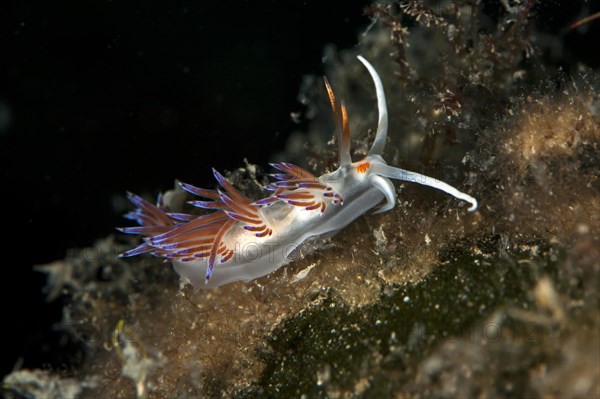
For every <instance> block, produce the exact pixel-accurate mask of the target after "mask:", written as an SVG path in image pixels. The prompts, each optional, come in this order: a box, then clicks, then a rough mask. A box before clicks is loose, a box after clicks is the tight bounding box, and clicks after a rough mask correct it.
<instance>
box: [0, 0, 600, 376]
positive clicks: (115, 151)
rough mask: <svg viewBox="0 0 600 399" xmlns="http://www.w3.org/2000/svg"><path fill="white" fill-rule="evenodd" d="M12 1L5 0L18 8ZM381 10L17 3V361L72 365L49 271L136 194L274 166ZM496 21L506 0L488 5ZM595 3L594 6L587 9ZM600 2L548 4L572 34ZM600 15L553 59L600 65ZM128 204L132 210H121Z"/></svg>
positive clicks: (1, 84)
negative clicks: (304, 86)
mask: <svg viewBox="0 0 600 399" xmlns="http://www.w3.org/2000/svg"><path fill="white" fill-rule="evenodd" d="M3 3H4V2H3ZM367 4H368V1H341V0H336V1H331V2H322V1H316V0H314V1H307V2H302V1H289V2H288V1H285V2H284V1H281V2H275V1H235V2H220V1H219V2H205V1H202V2H197V1H196V2H194V1H170V2H166V1H165V2H162V3H161V2H152V3H151V4H150V2H144V1H127V2H123V1H116V0H115V1H108V0H105V1H59V2H51V1H48V2H46V1H38V2H35V1H13V2H8V3H5V4H4V5H2V6H0V7H1V8H0V29H1V30H0V32H1V36H0V45H1V47H0V176H2V181H1V186H0V187H1V190H2V199H3V201H2V212H3V214H4V215H5V216H6V217H5V218H4V220H5V221H6V223H5V224H4V225H3V227H4V230H5V235H6V236H7V237H8V241H7V240H6V238H5V239H3V245H2V247H1V248H2V252H3V255H4V258H3V261H2V262H1V265H2V267H3V275H2V277H1V278H0V281H1V286H0V291H1V293H2V297H1V298H0V299H1V301H2V305H3V306H2V309H3V310H2V319H1V320H2V324H1V325H2V329H3V331H2V334H3V336H4V338H3V345H2V357H1V358H2V363H1V364H0V374H1V375H4V374H5V373H7V372H10V370H11V369H12V368H13V366H14V365H15V364H16V363H17V361H18V359H19V358H20V359H21V361H22V362H23V363H22V366H23V367H30V368H33V367H49V366H51V367H62V366H63V365H62V364H61V363H60V356H57V354H58V353H59V352H60V351H61V346H60V334H59V333H58V332H56V331H53V329H52V325H53V323H56V322H57V321H59V320H60V317H61V302H60V300H59V301H57V302H56V303H54V304H50V305H47V304H46V303H45V302H44V298H43V295H42V294H41V287H42V285H43V283H44V278H43V276H42V275H40V274H39V273H35V272H33V271H32V266H33V265H36V264H44V263H49V262H51V261H53V260H57V259H62V258H64V257H65V254H66V251H67V249H69V248H72V247H85V246H89V245H90V244H91V243H92V242H93V241H94V240H95V239H97V238H102V237H105V236H106V235H108V234H110V233H112V232H113V231H114V226H120V225H123V224H127V221H124V220H123V219H122V218H121V215H120V213H119V212H118V211H117V209H119V204H121V203H122V201H120V199H122V198H123V197H124V192H125V191H126V190H131V191H134V192H137V193H144V194H151V195H156V194H157V193H158V192H159V191H161V190H165V189H168V188H170V187H171V186H172V184H173V180H174V179H175V178H178V179H181V180H184V181H188V182H191V183H194V184H197V185H207V184H208V185H211V184H212V177H211V173H210V168H211V167H212V166H215V167H217V168H219V169H220V170H226V169H233V168H235V167H238V166H240V165H241V164H242V160H243V158H244V157H246V158H247V159H248V160H249V161H250V162H252V163H256V164H261V165H265V164H266V163H267V162H268V160H269V157H270V156H271V154H273V153H274V152H276V151H280V150H282V149H283V147H284V144H285V141H286V139H287V136H288V134H289V133H290V132H291V131H292V130H293V129H297V128H302V125H300V126H298V125H296V124H294V122H292V120H291V118H290V112H295V111H302V110H303V106H302V105H301V104H300V103H299V102H298V100H297V94H298V90H299V87H300V83H301V81H302V76H303V75H305V74H315V75H322V74H323V65H322V62H321V57H322V55H323V48H324V46H325V45H326V44H334V45H336V46H337V47H338V48H340V49H343V48H350V47H352V46H354V45H355V43H356V42H357V38H358V35H359V34H360V33H361V32H362V31H363V30H364V29H365V27H366V26H367V25H368V24H369V22H370V20H369V18H368V17H365V16H363V9H364V7H365V6H366V5H367ZM485 6H486V8H488V9H489V10H490V11H491V13H492V14H493V12H494V10H495V9H497V7H498V5H497V2H495V1H493V0H490V1H487V2H485ZM586 7H587V9H586ZM599 8H600V7H599V6H598V2H597V1H584V0H581V1H573V2H570V1H562V2H561V1H556V2H546V3H545V5H544V6H543V7H541V6H540V7H539V8H538V9H537V15H536V18H535V19H536V24H537V25H538V26H539V27H540V29H541V30H542V31H544V32H547V33H551V34H556V33H559V32H561V30H563V29H564V28H565V27H566V26H568V24H569V23H571V22H573V21H575V20H577V19H578V18H581V17H583V16H585V15H589V14H591V13H593V12H597V11H598V10H599ZM599 25H600V21H597V22H595V23H592V24H591V25H590V26H588V27H586V28H585V29H580V30H578V31H574V32H570V33H566V34H563V35H561V36H555V37H554V39H553V40H555V41H557V43H558V44H560V45H561V47H562V48H563V50H564V51H562V52H561V54H560V55H559V56H558V57H557V56H556V55H555V56H550V53H548V54H547V55H546V56H545V57H546V59H547V60H549V61H550V62H551V63H553V64H555V65H561V66H563V67H564V68H566V69H572V68H573V67H574V65H575V64H576V62H578V61H582V62H584V63H586V64H588V65H590V66H593V67H597V66H598V53H599V52H598V41H597V39H598V38H599V37H600V35H599V31H600V29H599ZM115 204H116V205H115Z"/></svg>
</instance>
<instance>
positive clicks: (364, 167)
mask: <svg viewBox="0 0 600 399" xmlns="http://www.w3.org/2000/svg"><path fill="white" fill-rule="evenodd" d="M369 166H371V162H369V161H367V162H363V163H361V164H358V165H357V166H356V171H357V172H358V173H365V172H366V171H367V169H369Z"/></svg>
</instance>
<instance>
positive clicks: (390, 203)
mask: <svg viewBox="0 0 600 399" xmlns="http://www.w3.org/2000/svg"><path fill="white" fill-rule="evenodd" d="M369 181H370V182H371V184H372V185H373V186H374V187H376V188H377V189H378V190H379V191H381V192H382V193H383V195H384V196H385V200H386V202H385V204H384V205H382V206H381V207H380V208H379V209H377V210H376V211H375V212H373V214H377V213H382V212H387V211H389V210H390V209H392V208H394V207H395V206H396V188H395V187H394V185H393V184H392V182H391V181H389V180H388V179H386V178H385V177H381V176H378V175H371V177H369Z"/></svg>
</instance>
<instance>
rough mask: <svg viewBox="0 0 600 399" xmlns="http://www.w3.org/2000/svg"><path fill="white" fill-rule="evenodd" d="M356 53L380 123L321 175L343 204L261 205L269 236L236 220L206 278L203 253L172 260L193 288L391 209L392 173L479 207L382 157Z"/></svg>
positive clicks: (250, 272) (380, 100) (261, 268)
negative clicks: (228, 252) (364, 144)
mask: <svg viewBox="0 0 600 399" xmlns="http://www.w3.org/2000/svg"><path fill="white" fill-rule="evenodd" d="M358 58H359V60H360V61H361V62H362V63H363V64H364V65H365V66H366V67H367V69H368V70H369V73H370V74H371V77H372V78H373V81H374V83H375V89H376V92H377V104H378V109H379V124H378V130H377V135H376V138H375V141H374V143H373V146H372V148H371V150H370V151H369V154H368V155H367V157H366V158H365V159H362V160H361V161H359V162H354V163H351V161H350V154H349V151H347V148H348V146H347V145H346V146H345V147H344V146H342V145H340V149H341V148H346V151H340V164H341V165H340V167H339V169H337V170H336V171H335V172H332V173H329V174H325V175H323V176H321V177H320V178H319V180H320V181H321V182H323V183H326V184H328V185H330V186H331V187H332V188H333V189H334V190H335V191H336V192H337V193H338V194H340V195H341V197H342V198H343V199H344V202H343V204H338V205H335V204H331V203H329V204H328V205H327V208H326V209H325V211H324V212H323V213H321V211H320V210H306V209H304V208H302V207H298V206H293V205H289V204H287V203H286V202H276V203H274V204H272V205H269V206H264V207H263V208H261V210H260V212H261V215H262V217H263V219H264V220H265V222H266V223H267V225H268V226H269V227H270V228H271V229H272V232H273V233H272V235H270V236H268V237H263V238H259V237H256V235H255V234H254V233H253V232H250V231H247V230H245V229H244V228H243V224H241V223H240V222H238V223H237V224H236V225H235V226H233V227H232V228H231V229H230V230H229V231H228V232H227V234H226V235H225V236H224V237H223V240H222V242H223V243H224V244H225V246H226V247H227V248H230V249H234V255H233V257H232V258H231V259H229V260H227V261H226V262H224V263H220V262H218V261H217V262H216V264H215V267H214V270H213V272H212V276H211V277H210V279H208V280H206V279H205V271H206V269H207V265H208V259H207V258H203V259H199V260H197V261H193V262H181V261H174V262H173V266H174V269H175V271H176V272H177V273H179V275H180V276H181V277H182V278H183V279H185V280H187V281H189V282H190V283H191V284H193V285H195V286H197V287H202V288H212V287H217V286H220V285H223V284H226V283H230V282H233V281H239V280H242V281H250V280H253V279H256V278H259V277H262V276H265V275H267V274H269V273H271V272H273V271H275V270H277V269H278V268H280V267H281V266H282V265H285V264H286V263H288V262H289V258H288V257H289V255H290V253H291V252H292V251H294V249H296V248H297V247H298V246H299V245H300V244H302V243H303V242H304V241H305V240H307V239H308V238H310V237H313V236H319V235H323V234H326V233H331V232H336V231H338V230H340V229H342V228H344V227H345V226H347V225H348V224H350V223H351V222H352V221H354V220H355V219H356V218H358V217H359V216H361V215H363V214H364V213H366V212H367V211H369V210H370V209H373V208H375V207H376V206H377V205H379V204H380V203H382V201H383V200H385V202H384V203H383V205H381V207H380V208H379V209H378V210H377V211H376V212H384V211H387V210H390V209H392V208H393V207H394V206H395V205H396V191H395V188H394V185H393V184H392V182H391V181H390V180H389V179H390V178H392V179H398V180H404V181H410V182H415V183H419V184H422V185H427V186H431V187H434V188H437V189H439V190H442V191H444V192H446V193H448V194H450V195H452V196H454V197H456V198H458V199H461V200H464V201H467V202H469V203H470V204H471V207H470V208H469V211H474V210H475V209H477V201H476V200H475V198H473V197H471V196H470V195H467V194H465V193H462V192H460V191H458V190H457V189H456V188H454V187H452V186H450V185H448V184H446V183H444V182H441V181H439V180H437V179H434V178H431V177H428V176H424V175H421V174H418V173H415V172H410V171H407V170H404V169H399V168H395V167H392V166H389V165H387V164H386V162H385V161H384V160H383V158H382V157H381V153H382V152H383V148H384V145H385V141H386V136H387V125H388V122H387V119H388V118H387V108H386V103H385V95H384V91H383V85H382V83H381V80H380V78H379V76H378V75H377V72H376V71H375V69H374V68H373V67H372V66H371V65H370V64H369V63H368V62H367V61H366V60H365V59H364V58H362V57H360V56H359V57H358ZM346 144H348V143H346ZM361 166H362V167H361Z"/></svg>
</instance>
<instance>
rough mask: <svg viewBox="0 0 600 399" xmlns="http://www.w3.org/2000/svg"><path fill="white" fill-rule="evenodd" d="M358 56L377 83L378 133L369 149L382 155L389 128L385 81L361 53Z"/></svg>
mask: <svg viewBox="0 0 600 399" xmlns="http://www.w3.org/2000/svg"><path fill="white" fill-rule="evenodd" d="M357 58H358V60H359V61H360V62H362V63H363V65H364V66H365V67H366V68H367V70H368V71H369V73H370V74H371V78H372V79H373V83H374V84H375V92H376V94H377V109H378V110H379V121H378V123H377V134H376V135H375V140H374V141H373V145H372V146H371V149H370V150H369V155H381V154H383V149H384V148H385V141H386V139H387V129H388V112H387V104H386V103H385V93H384V91H383V83H381V78H380V77H379V74H378V73H377V71H376V70H375V68H373V66H372V65H371V64H370V63H369V61H367V60H365V59H364V58H363V57H362V56H361V55H359V56H358V57H357Z"/></svg>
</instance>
